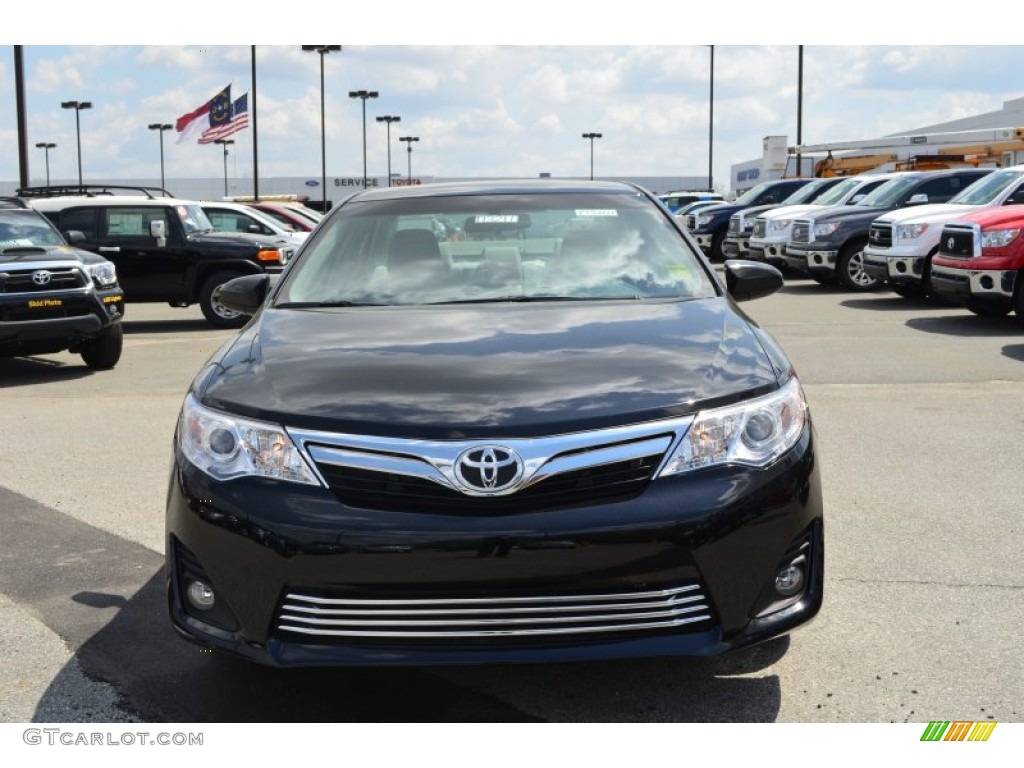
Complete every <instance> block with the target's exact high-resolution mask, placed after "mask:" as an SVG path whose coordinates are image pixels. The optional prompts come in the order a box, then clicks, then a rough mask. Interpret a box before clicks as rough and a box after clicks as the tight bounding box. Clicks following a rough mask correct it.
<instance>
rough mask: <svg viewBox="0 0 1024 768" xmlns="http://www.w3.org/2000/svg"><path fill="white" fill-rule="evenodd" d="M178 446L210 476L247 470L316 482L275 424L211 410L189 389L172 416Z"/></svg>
mask: <svg viewBox="0 0 1024 768" xmlns="http://www.w3.org/2000/svg"><path fill="white" fill-rule="evenodd" d="M178 446H179V447H180V448H181V451H182V453H184V454H185V457H186V458H187V459H188V460H189V461H191V462H192V463H193V464H195V465H196V467H198V468H199V469H201V470H202V471H203V472H205V473H206V474H208V475H209V476H210V477H212V478H214V479H216V480H231V479H233V478H236V477H244V476H247V475H251V476H257V477H271V478H275V479H277V480H289V481H291V482H294V483H309V484H310V485H319V484H320V481H319V480H317V479H316V476H315V475H314V474H313V472H312V470H311V469H310V468H309V467H308V466H307V465H306V462H305V461H304V460H303V458H302V455H301V454H300V453H299V449H298V448H296V447H295V443H293V442H292V439H291V438H290V437H288V435H287V434H286V433H285V431H284V430H283V429H281V427H279V426H276V425H274V424H266V423H263V422H260V421H250V420H248V419H240V418H238V417H235V416H230V415H228V414H226V413H221V412H218V411H211V410H210V409H208V408H204V407H203V406H201V405H199V403H198V402H196V400H195V398H194V397H192V395H191V394H189V395H188V396H187V397H186V398H185V404H184V405H183V406H182V408H181V416H180V418H179V419H178Z"/></svg>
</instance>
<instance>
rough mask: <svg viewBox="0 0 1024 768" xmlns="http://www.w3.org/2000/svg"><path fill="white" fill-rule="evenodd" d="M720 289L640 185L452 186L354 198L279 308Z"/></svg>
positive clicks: (304, 262)
mask: <svg viewBox="0 0 1024 768" xmlns="http://www.w3.org/2000/svg"><path fill="white" fill-rule="evenodd" d="M715 295H716V291H715V289H714V286H713V284H712V282H711V280H710V278H709V277H708V275H707V273H706V272H705V270H704V268H703V267H702V266H701V262H700V261H699V259H698V257H697V255H696V254H695V253H694V251H693V250H692V248H691V247H690V246H689V245H688V244H687V242H686V241H685V240H684V238H683V237H682V236H681V235H680V233H679V231H678V230H677V229H675V228H674V227H673V226H672V224H671V223H670V222H669V221H668V220H667V219H666V217H665V215H664V214H663V213H662V209H661V208H660V207H658V206H656V205H654V204H653V203H652V202H651V201H650V200H649V199H648V198H646V197H644V196H642V195H639V194H636V193H635V192H632V191H631V192H629V193H628V194H627V193H623V194H614V193H610V194H588V193H583V194H571V193H565V194H536V193H534V194H495V195H454V196H444V197H442V196H427V197H413V198H405V199H399V200H377V201H367V202H352V203H349V204H348V205H346V206H344V207H343V208H342V209H341V210H339V211H338V213H336V214H334V215H332V216H331V217H329V218H328V219H326V220H325V221H324V222H323V224H322V225H321V229H320V230H319V232H318V233H317V234H316V237H315V239H314V240H313V241H311V242H310V244H309V245H308V246H307V247H306V249H305V251H303V253H302V255H301V256H300V257H299V260H298V261H296V262H295V263H294V265H293V266H292V269H291V270H290V271H289V273H288V276H287V279H286V283H285V285H284V286H283V288H282V292H281V293H280V294H279V296H278V298H277V300H276V306H287V305H292V306H295V305H302V306H309V305H313V306H321V305H328V306H329V305H338V304H341V305H346V304H373V305H394V304H402V305H409V304H436V303H461V302H492V301H529V300H535V301H557V300H570V299H575V300H585V299H630V300H636V299H645V298H664V299H680V298H698V297H700V298H703V297H711V296H715Z"/></svg>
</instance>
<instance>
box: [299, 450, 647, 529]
mask: <svg viewBox="0 0 1024 768" xmlns="http://www.w3.org/2000/svg"><path fill="white" fill-rule="evenodd" d="M661 457H662V454H654V455H650V456H644V457H642V458H635V459H629V460H626V461H618V462H613V463H610V464H602V465H599V466H593V467H586V468H584V469H579V470H576V471H572V472H562V473H560V474H556V475H551V476H549V477H546V478H544V479H542V480H540V481H538V482H537V483H535V484H534V485H531V486H529V487H527V488H525V489H523V490H522V491H519V492H517V493H514V494H511V495H509V496H490V497H476V496H466V495H464V494H462V493H459V492H458V491H455V490H452V489H450V488H445V487H444V486H442V485H439V484H438V483H435V482H433V481H431V480H428V479H426V478H422V477H413V476H411V475H403V474H397V473H391V472H379V471H375V470H367V469H357V468H355V467H349V466H341V465H337V464H328V463H326V462H319V463H317V468H318V469H319V470H320V473H321V474H322V475H323V477H324V479H325V480H326V481H327V483H328V485H329V486H330V489H331V491H332V492H333V493H334V495H335V497H337V499H338V501H340V502H341V503H342V504H345V505H348V506H351V507H360V508H363V509H378V510H388V511H393V512H422V513H433V514H445V515H481V516H492V515H510V514H517V513H521V512H539V511H545V510H552V509H560V508H568V507H574V506H581V505H585V504H602V503H609V502H614V501H623V500H626V499H630V498H633V497H635V496H638V495H640V494H641V493H643V491H644V489H645V488H646V487H647V483H648V482H649V480H650V478H651V474H652V473H653V472H654V470H655V468H656V467H657V466H658V464H659V463H660V462H661Z"/></svg>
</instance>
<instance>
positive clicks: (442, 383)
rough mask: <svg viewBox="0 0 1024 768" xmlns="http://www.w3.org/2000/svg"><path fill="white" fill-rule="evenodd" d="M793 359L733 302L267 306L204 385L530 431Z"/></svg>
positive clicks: (294, 406)
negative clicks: (326, 306)
mask: <svg viewBox="0 0 1024 768" xmlns="http://www.w3.org/2000/svg"><path fill="white" fill-rule="evenodd" d="M762 341H764V343H762ZM766 349H768V350H770V352H771V356H769V354H768V353H766V351H765V350H766ZM786 369H788V362H787V361H786V360H785V359H784V358H783V357H782V354H781V352H779V351H778V348H777V346H776V345H774V343H773V342H772V341H771V340H770V338H766V337H765V336H764V333H763V331H761V330H760V329H758V328H756V326H754V325H753V324H752V323H751V322H750V321H749V319H748V318H746V317H745V316H744V315H742V314H741V313H740V312H739V311H738V310H736V309H735V307H734V305H732V304H731V303H730V302H729V301H728V300H726V299H724V298H715V299H701V300H692V301H684V302H639V301H638V302H614V303H612V302H603V301H602V302H586V303H572V304H553V303H547V304H518V305H508V304H502V305H486V306H482V307H481V306H466V305H463V306H449V307H381V308H343V309H336V308H332V309H278V308H273V307H267V308H265V309H264V310H263V311H262V312H261V313H260V314H259V315H258V316H257V317H256V318H255V319H254V320H253V321H252V322H251V323H250V324H249V325H248V326H246V328H245V329H244V330H243V331H242V332H240V334H239V335H238V336H237V337H236V339H235V340H234V342H233V343H229V344H227V345H226V346H225V347H224V348H223V349H222V350H221V351H220V352H219V353H218V354H217V355H215V357H214V358H213V359H212V360H211V364H210V365H209V366H208V367H207V368H206V369H205V370H204V371H203V372H202V373H201V374H200V375H199V376H198V377H197V379H196V381H195V382H194V384H193V388H194V390H195V391H196V393H197V396H198V397H199V399H200V400H201V401H202V402H204V403H205V404H206V405H208V406H210V407H212V408H217V409H222V410H226V411H229V412H231V413H235V414H239V415H243V416H250V417H252V418H258V419H264V420H268V421H273V422H276V423H282V424H286V425H288V426H292V427H298V428H305V429H320V430H329V431H336V432H348V433H356V434H375V435H386V436H404V437H419V438H424V439H455V438H466V437H470V438H486V437H495V436H499V435H501V436H506V437H530V436H539V435H549V434H559V433H564V432H569V431H578V430H581V429H592V428H600V427H607V426H618V425H624V424H632V423H637V422H641V421H649V420H653V419H659V418H668V417H673V416H680V415H684V414H688V413H693V412H695V411H696V410H699V408H700V407H701V406H702V405H709V404H724V403H729V402H734V401H736V400H737V399H741V398H742V397H745V396H749V395H752V394H756V393H760V392H766V391H770V390H772V389H774V388H775V387H776V386H777V385H778V381H779V379H780V376H781V375H782V374H783V372H784V371H785V370H786Z"/></svg>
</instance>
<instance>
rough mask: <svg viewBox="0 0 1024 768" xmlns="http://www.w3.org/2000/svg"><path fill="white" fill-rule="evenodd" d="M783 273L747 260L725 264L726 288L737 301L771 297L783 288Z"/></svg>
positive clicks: (730, 260)
mask: <svg viewBox="0 0 1024 768" xmlns="http://www.w3.org/2000/svg"><path fill="white" fill-rule="evenodd" d="M783 282H784V280H783V278H782V273H781V272H780V271H779V270H777V269H776V268H775V267H773V266H772V265H771V264H764V263H762V262H760V261H748V260H745V259H728V260H727V261H726V262H725V287H726V289H727V290H728V291H729V295H730V296H732V298H733V299H734V300H735V301H750V300H751V299H759V298H761V297H762V296H769V295H771V294H773V293H775V292H776V291H777V290H779V288H781V287H782V284H783Z"/></svg>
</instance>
